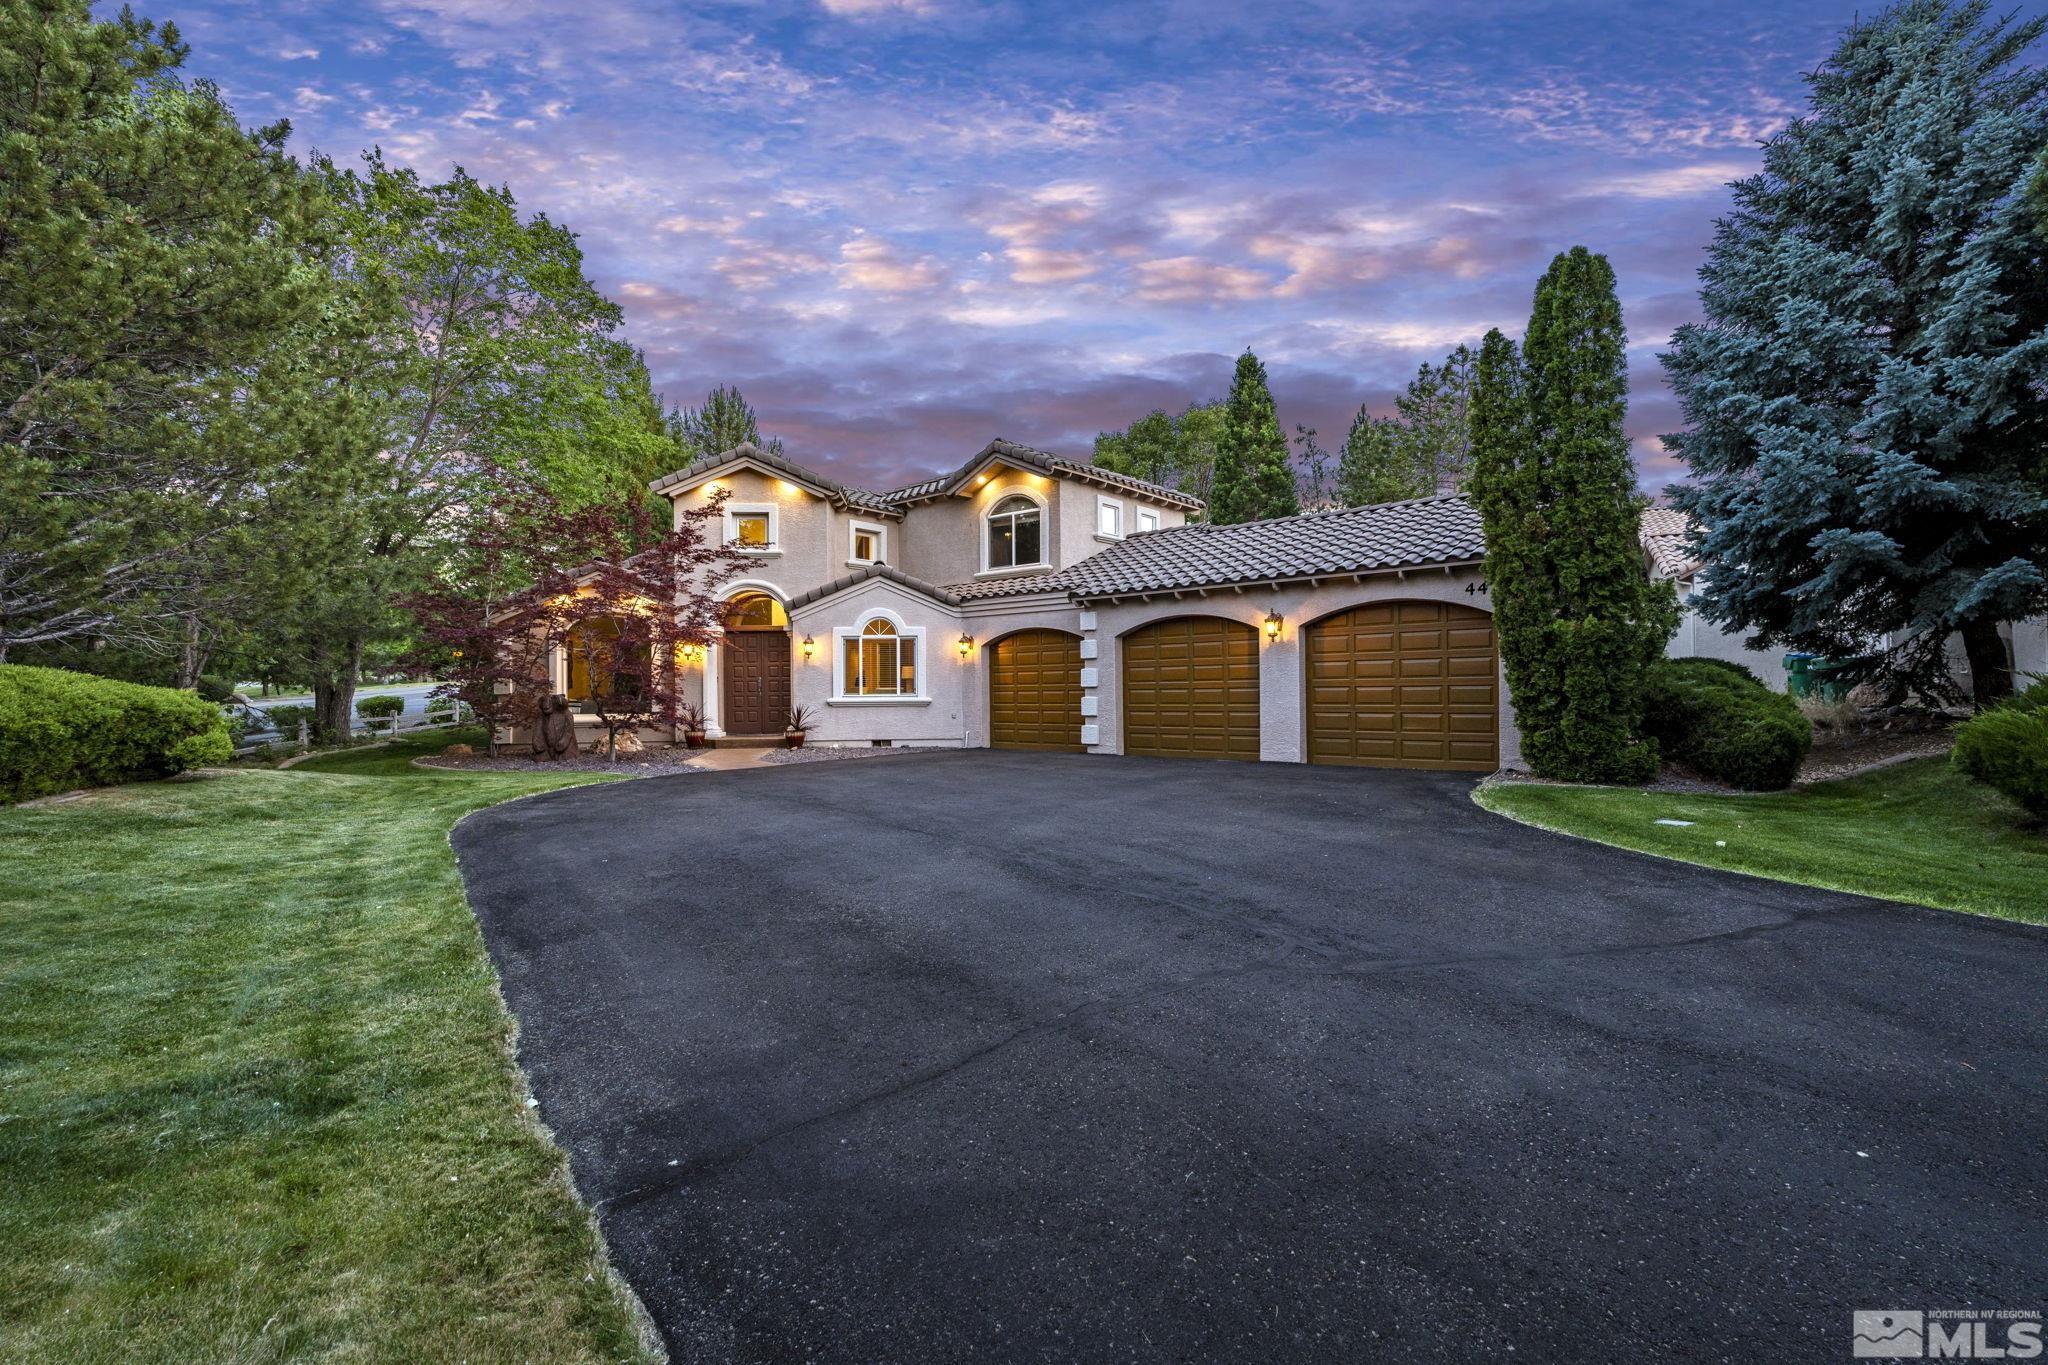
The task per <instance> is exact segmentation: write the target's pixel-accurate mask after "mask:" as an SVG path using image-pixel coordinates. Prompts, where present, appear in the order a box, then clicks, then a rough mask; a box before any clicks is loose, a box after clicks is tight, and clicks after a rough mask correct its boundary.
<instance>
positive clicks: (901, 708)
mask: <svg viewBox="0 0 2048 1365" xmlns="http://www.w3.org/2000/svg"><path fill="white" fill-rule="evenodd" d="M876 612H886V613H889V614H890V615H891V616H892V617H893V619H894V620H895V621H896V622H897V624H898V625H899V628H900V629H902V630H903V631H905V632H910V631H916V630H922V631H923V632H924V634H923V637H922V639H921V640H920V642H919V650H918V671H919V674H920V675H921V678H922V691H923V694H924V695H923V696H922V697H921V698H918V699H916V700H899V699H895V698H888V699H875V698H859V699H848V698H841V697H836V696H835V695H834V681H833V670H834V668H835V667H836V666H837V665H836V660H837V659H838V658H839V654H840V643H839V638H838V637H837V636H835V635H834V633H833V632H834V631H835V629H844V630H850V631H854V632H858V631H859V630H860V628H861V626H862V625H863V624H864V623H865V622H866V621H867V620H868V619H869V618H870V617H871V616H872V615H873V614H874V613H876ZM960 632H961V625H960V616H959V614H958V613H957V612H955V611H953V610H952V609H950V608H948V607H945V606H942V605H940V604H939V603H937V602H934V601H932V600H931V599H930V598H927V597H925V596H923V595H922V594H920V593H914V592H908V591H905V590H904V589H903V588H900V587H898V586H897V585H896V584H893V583H890V582H888V581H886V580H880V579H878V580H874V581H871V582H868V583H863V584H861V585H860V586H859V587H857V588H854V589H851V590H850V591H847V592H844V593H840V594H839V595H837V596H835V597H830V598H827V599H825V600H824V601H822V602H814V603H812V604H810V605H809V606H807V607H804V608H801V609H799V610H798V611H795V612H792V613H790V618H789V634H790V649H791V660H790V698H791V700H792V702H793V703H794V704H795V705H797V706H801V707H807V708H809V709H810V711H811V713H812V721H811V729H810V731H809V737H808V738H807V740H806V741H805V742H806V743H810V744H849V743H858V744H866V743H869V742H870V741H872V740H878V739H886V740H889V741H891V742H893V743H897V744H948V745H958V744H960V743H961V742H962V736H963V735H964V734H965V731H966V716H967V710H968V706H969V697H970V695H971V693H972V687H971V683H970V679H971V678H972V677H973V676H974V674H975V673H976V664H975V661H974V660H973V659H972V658H970V659H969V660H968V662H966V663H962V662H961V659H960V653H959V649H958V647H957V641H958V640H959V638H960ZM805 635H809V636H811V638H812V639H813V640H814V641H815V642H816V645H815V649H814V650H813V652H812V655H811V657H810V658H809V659H805V658H804V657H803V650H802V641H803V638H804V636H805Z"/></svg>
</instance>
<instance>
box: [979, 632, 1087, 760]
mask: <svg viewBox="0 0 2048 1365" xmlns="http://www.w3.org/2000/svg"><path fill="white" fill-rule="evenodd" d="M988 653H989V743H990V744H991V745H992V746H993V747H995V748H998V749H1036V750H1043V751H1057V752H1062V753H1085V752H1086V751H1087V750H1086V746H1085V745H1083V744H1082V743H1081V642H1080V640H1079V639H1077V638H1076V637H1074V636H1072V635H1068V634H1066V633H1065V632H1064V631H1057V630H1025V631H1019V632H1018V633H1016V634H1015V635H1006V636H1004V637H1003V638H1002V639H1000V640H997V641H996V642H995V643H993V644H991V645H990V646H989V647H988Z"/></svg>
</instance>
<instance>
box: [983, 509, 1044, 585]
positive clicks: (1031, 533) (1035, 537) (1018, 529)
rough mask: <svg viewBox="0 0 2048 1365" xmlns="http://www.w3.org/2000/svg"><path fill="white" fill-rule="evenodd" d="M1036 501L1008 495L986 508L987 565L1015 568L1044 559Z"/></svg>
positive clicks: (994, 567) (992, 567)
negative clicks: (991, 506)
mask: <svg viewBox="0 0 2048 1365" xmlns="http://www.w3.org/2000/svg"><path fill="white" fill-rule="evenodd" d="M1039 521H1040V514H1039V511H1038V504H1037V503H1035V502H1033V501H1031V499H1029V498H1023V497H1015V496H1012V497H1007V498H1004V499H1003V500H1002V501H1001V502H999V503H997V504H996V505H995V506H994V507H993V508H991V509H990V510H989V514H988V566H989V567H990V568H991V569H1017V568H1023V567H1026V566H1028V565H1036V564H1042V563H1044V562H1045V559H1044V554H1043V549H1044V541H1043V539H1042V528H1041V527H1040V525H1039Z"/></svg>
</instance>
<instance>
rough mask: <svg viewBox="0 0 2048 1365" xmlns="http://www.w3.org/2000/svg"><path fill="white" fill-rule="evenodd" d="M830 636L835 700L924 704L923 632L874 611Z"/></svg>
mask: <svg viewBox="0 0 2048 1365" xmlns="http://www.w3.org/2000/svg"><path fill="white" fill-rule="evenodd" d="M832 634H833V637H834V645H835V648H834V650H833V658H832V684H833V686H832V694H833V700H835V701H923V700H925V694H924V668H925V663H926V660H925V649H924V627H922V626H907V625H905V624H904V623H903V619H902V618H901V617H899V616H897V615H896V613H894V612H892V611H877V612H872V613H870V614H869V615H868V616H867V617H866V618H864V619H863V620H862V621H861V623H860V624H859V625H857V626H840V627H837V628H836V629H834V630H833V632H832Z"/></svg>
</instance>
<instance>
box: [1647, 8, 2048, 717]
mask: <svg viewBox="0 0 2048 1365" xmlns="http://www.w3.org/2000/svg"><path fill="white" fill-rule="evenodd" d="M2043 28H2044V21H2043V20H2040V19H2033V20H2029V21H2027V22H2024V23H2021V22H2015V21H2014V20H2012V19H2010V18H2005V19H1995V20H1994V19H1991V18H1989V6H1988V5H1987V4H1986V3H1983V0H1975V2H1973V3H1963V4H1954V3H1949V2H1948V0H1913V2H1912V3H1908V4H1903V5H1900V6H1897V7H1895V8H1893V9H1889V10H1887V11H1885V12H1884V13H1882V14H1880V15H1878V16H1877V17H1876V18H1875V19H1873V20H1871V21H1870V22H1868V23H1864V24H1858V25H1857V26H1855V27H1853V28H1851V29H1850V30H1849V31H1848V33H1847V34H1846V36H1845V37H1844V38H1843V40H1842V42H1841V45H1840V46H1839V47H1838V48H1837V49H1836V50H1835V52H1834V55H1833V56H1831V57H1830V58H1829V59H1828V60H1827V61H1826V62H1825V63H1824V64H1823V65H1822V66H1821V68H1820V69H1819V70H1818V71H1816V72H1814V73H1813V74H1812V75H1811V76H1810V77H1808V82H1809V85H1810V102H1811V110H1810V112H1809V113H1808V114H1807V116H1806V117H1804V118H1802V119H1800V120H1798V121H1797V122H1795V123H1793V124H1792V125H1791V126H1790V127H1788V128H1786V129H1785V130H1784V131H1783V132H1781V133H1779V134H1778V135H1777V136H1775V137H1773V138H1772V139H1771V140H1770V142H1769V143H1767V144H1766V146H1765V149H1764V162H1763V170H1762V172H1761V173H1760V174H1758V175H1755V176H1753V177H1751V178H1750V179H1748V180H1744V181H1742V182H1740V183H1738V184H1737V185H1736V186H1735V209H1734V212H1733V213H1732V214H1730V215H1729V216H1728V217H1727V218H1724V219H1723V220H1722V221H1721V223H1720V224H1719V227H1718V231H1717V233H1716V235H1715V239H1714V242H1713V245H1712V247H1711V249H1710V251H1709V255H1708V261H1707V265H1706V266H1705V268H1704V269H1703V270H1702V271H1701V272H1700V273H1701V278H1702V280H1703V281H1704V287H1703V288H1702V290H1701V293H1700V301H1701V305H1702V307H1703V309H1704V311H1705V313H1706V321H1705V322H1704V323H1701V324H1697V325H1691V326H1686V327H1681V328H1680V329H1679V330H1678V332H1677V334H1676V335H1675V337H1674V338H1673V344H1672V349H1671V351H1670V352H1669V353H1668V354H1667V355H1665V356H1664V358H1663V359H1664V364H1665V368H1666V369H1667V371H1668V372H1669V374H1670V376H1671V383H1672V386H1673V388H1674V389H1676V390H1677V393H1678V396H1679V399H1680V402H1681V403H1682V405H1683V409H1684V412H1685V416H1686V419H1687V421H1688V422H1690V423H1691V427H1692V429H1691V430H1690V431H1687V432H1684V433H1681V434H1679V435H1675V436H1672V437H1669V438H1667V440H1668V442H1669V444H1670V446H1671V447H1672V448H1673V449H1675V450H1676V451H1677V452H1678V454H1679V455H1680V457H1681V458H1682V459H1683V460H1684V461H1685V463H1686V465H1687V467H1688V468H1689V469H1690V470H1691V473H1692V475H1693V480H1694V481H1693V482H1692V483H1691V484H1690V485H1689V486H1687V487H1684V488H1681V489H1679V490H1678V491H1677V493H1676V495H1675V501H1676V502H1677V504H1678V506H1679V507H1681V508H1683V509H1684V510H1685V511H1686V512H1688V513H1690V514H1692V516H1693V517H1694V518H1695V519H1696V520H1697V521H1698V523H1699V524H1700V527H1701V528H1702V529H1701V543H1700V549H1701V550H1702V551H1703V553H1704V557H1705V559H1706V560H1707V562H1708V564H1709V565H1710V569H1709V572H1708V574H1707V576H1706V578H1705V588H1704V592H1703V595H1702V600H1703V605H1704V607H1705V609H1706V611H1707V613H1708V614H1709V615H1711V616H1712V617H1714V618H1715V619H1717V620H1719V621H1722V622H1724V623H1727V624H1729V625H1731V626H1735V627H1738V628H1745V629H1747V630H1749V631H1750V632H1751V638H1752V639H1753V640H1754V641H1755V643H1757V644H1759V645H1763V646H1770V645H1780V644H1782V645H1792V646H1796V647H1799V648H1803V649H1810V650H1815V651H1819V652H1821V653H1826V654H1829V655H1833V656H1836V657H1838V658H1842V659H1854V660H1856V661H1857V662H1856V663H1855V665H1854V667H1853V669H1852V672H1851V676H1854V677H1861V678H1865V679H1869V680H1872V681H1875V682H1878V683H1880V684H1882V685H1883V686H1885V688H1886V689H1887V690H1888V691H1889V692H1890V693H1892V694H1893V695H1902V694H1904V693H1905V692H1907V691H1909V690H1913V689H1919V690H1923V691H1928V692H1933V693H1935V694H1937V695H1940V694H1945V693H1948V692H1952V691H1953V684H1952V683H1951V682H1950V681H1949V675H1948V670H1947V668H1946V665H1945V661H1944V658H1943V654H1944V647H1945V644H1946V641H1947V640H1948V639H1949V638H1950V636H1951V635H1953V634H1956V633H1960V635H1961V637H1962V641H1963V645H1964V648H1965V651H1966V652H1967V654H1968V657H1969V661H1970V671H1971V679H1972V687H1973V691H1974V693H1975V696H1976V699H1977V701H1978V702H1979V703H1982V702H1985V701H1989V700H1991V699H1994V698H1996V697H1998V696H2000V695H2002V694H2004V693H2006V692H2008V691H2010V690H2011V687H2012V677H2011V673H2010V671H2009V667H2010V666H2009V664H2008V662H2007V659H2006V655H2005V650H2004V646H2003V644H2002V642H2001V640H2000V639H1999V635H1998V623H1999V622H2000V621H2009V620H2016V619H2019V618H2022V617H2026V616H2029V615H2032V614H2034V613H2036V612H2039V611H2041V610H2043V609H2044V608H2048V273H2044V269H2043V246H2042V242H2041V240H2040V238H2039V237H2038V236H2037V234H2036V232H2035V223H2034V215H2033V212H2032V210H2031V207H2030V204H2029V202H2028V196H2027V193H2026V191H2027V188H2028V180H2029V176H2030V172H2031V170H2032V167H2033V164H2034V158H2035V156H2036V155H2037V154H2038V153H2039V152H2040V151H2041V150H2042V148H2043V147H2044V146H2048V104H2044V91H2048V72H2043V71H2042V70H2039V69H2037V68H2030V67H2027V66H2024V65H2022V64H2021V57H2022V55H2023V53H2024V51H2025V49H2026V48H2027V47H2028V46H2029V45H2030V44H2031V43H2032V42H2033V41H2034V40H2035V39H2036V38H2038V37H2039V36H2040V35H2041V33H2042V32H2043Z"/></svg>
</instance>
